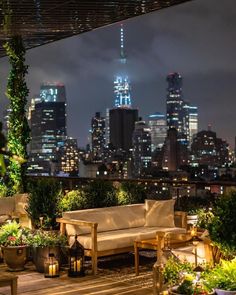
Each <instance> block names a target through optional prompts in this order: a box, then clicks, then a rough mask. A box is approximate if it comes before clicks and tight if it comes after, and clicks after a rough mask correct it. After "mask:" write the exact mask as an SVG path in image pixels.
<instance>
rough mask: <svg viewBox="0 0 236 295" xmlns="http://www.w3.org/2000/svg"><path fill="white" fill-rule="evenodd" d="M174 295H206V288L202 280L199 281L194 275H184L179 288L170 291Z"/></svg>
mask: <svg viewBox="0 0 236 295" xmlns="http://www.w3.org/2000/svg"><path fill="white" fill-rule="evenodd" d="M169 293H170V294H172V295H177V294H183V295H196V294H198V295H200V294H202V295H206V294H209V293H208V292H207V289H206V287H205V286H204V284H203V282H202V280H197V279H196V276H195V275H193V274H184V275H183V278H182V280H181V282H180V283H179V285H178V286H175V287H172V288H171V289H170V290H169Z"/></svg>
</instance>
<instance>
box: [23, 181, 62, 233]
mask: <svg viewBox="0 0 236 295" xmlns="http://www.w3.org/2000/svg"><path fill="white" fill-rule="evenodd" d="M27 192H28V193H29V196H28V205H27V207H26V212H27V213H28V215H29V217H30V218H31V221H32V225H33V228H35V229H38V228H41V227H42V226H43V228H44V229H56V228H57V223H56V218H57V217H58V216H59V214H60V213H59V208H58V204H59V201H60V199H61V196H62V189H61V184H60V182H59V181H56V180H54V179H43V178H42V179H32V180H31V181H30V182H29V183H28V186H27ZM40 218H43V224H41V223H40Z"/></svg>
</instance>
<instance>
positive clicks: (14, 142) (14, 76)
mask: <svg viewBox="0 0 236 295" xmlns="http://www.w3.org/2000/svg"><path fill="white" fill-rule="evenodd" d="M4 48H5V50H6V53H7V56H8V58H9V62H10V65H11V70H10V73H9V77H8V83H7V92H6V95H7V97H8V99H9V101H10V105H9V107H10V114H9V129H8V143H7V145H8V150H9V152H10V153H11V154H13V155H15V156H18V157H20V158H23V159H26V158H27V144H28V143H29V140H30V130H29V125H28V122H27V119H26V110H25V108H26V104H27V96H28V93H29V90H28V88H27V85H26V81H25V75H26V74H27V72H28V66H26V65H25V48H24V44H23V41H22V38H21V36H13V37H12V38H11V39H10V41H8V42H6V43H5V44H4ZM25 174H26V164H21V163H20V162H19V161H17V160H15V159H14V157H11V158H10V159H9V166H8V175H9V183H8V187H9V190H10V193H11V194H14V193H22V192H24V191H25Z"/></svg>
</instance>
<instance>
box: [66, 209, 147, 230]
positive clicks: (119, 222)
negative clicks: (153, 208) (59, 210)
mask: <svg viewBox="0 0 236 295" xmlns="http://www.w3.org/2000/svg"><path fill="white" fill-rule="evenodd" d="M62 216H63V217H64V218H71V219H77V220H84V221H91V222H97V223H98V232H104V231H110V230H118V229H125V228H133V227H139V226H144V224H145V205H144V204H134V205H124V206H114V207H108V208H96V209H86V210H78V211H69V212H64V213H63V214H62ZM66 230H67V234H68V235H74V234H85V233H89V232H90V228H88V227H78V226H74V225H66Z"/></svg>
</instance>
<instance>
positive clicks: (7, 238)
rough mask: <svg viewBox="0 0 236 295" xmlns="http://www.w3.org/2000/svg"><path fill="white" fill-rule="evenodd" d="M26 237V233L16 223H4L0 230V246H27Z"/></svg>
mask: <svg viewBox="0 0 236 295" xmlns="http://www.w3.org/2000/svg"><path fill="white" fill-rule="evenodd" d="M27 236H28V231H27V230H26V229H24V228H21V227H20V225H19V224H18V223H17V222H16V221H13V222H11V223H6V224H4V225H2V227H1V228H0V245H2V246H4V247H6V246H20V245H27Z"/></svg>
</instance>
